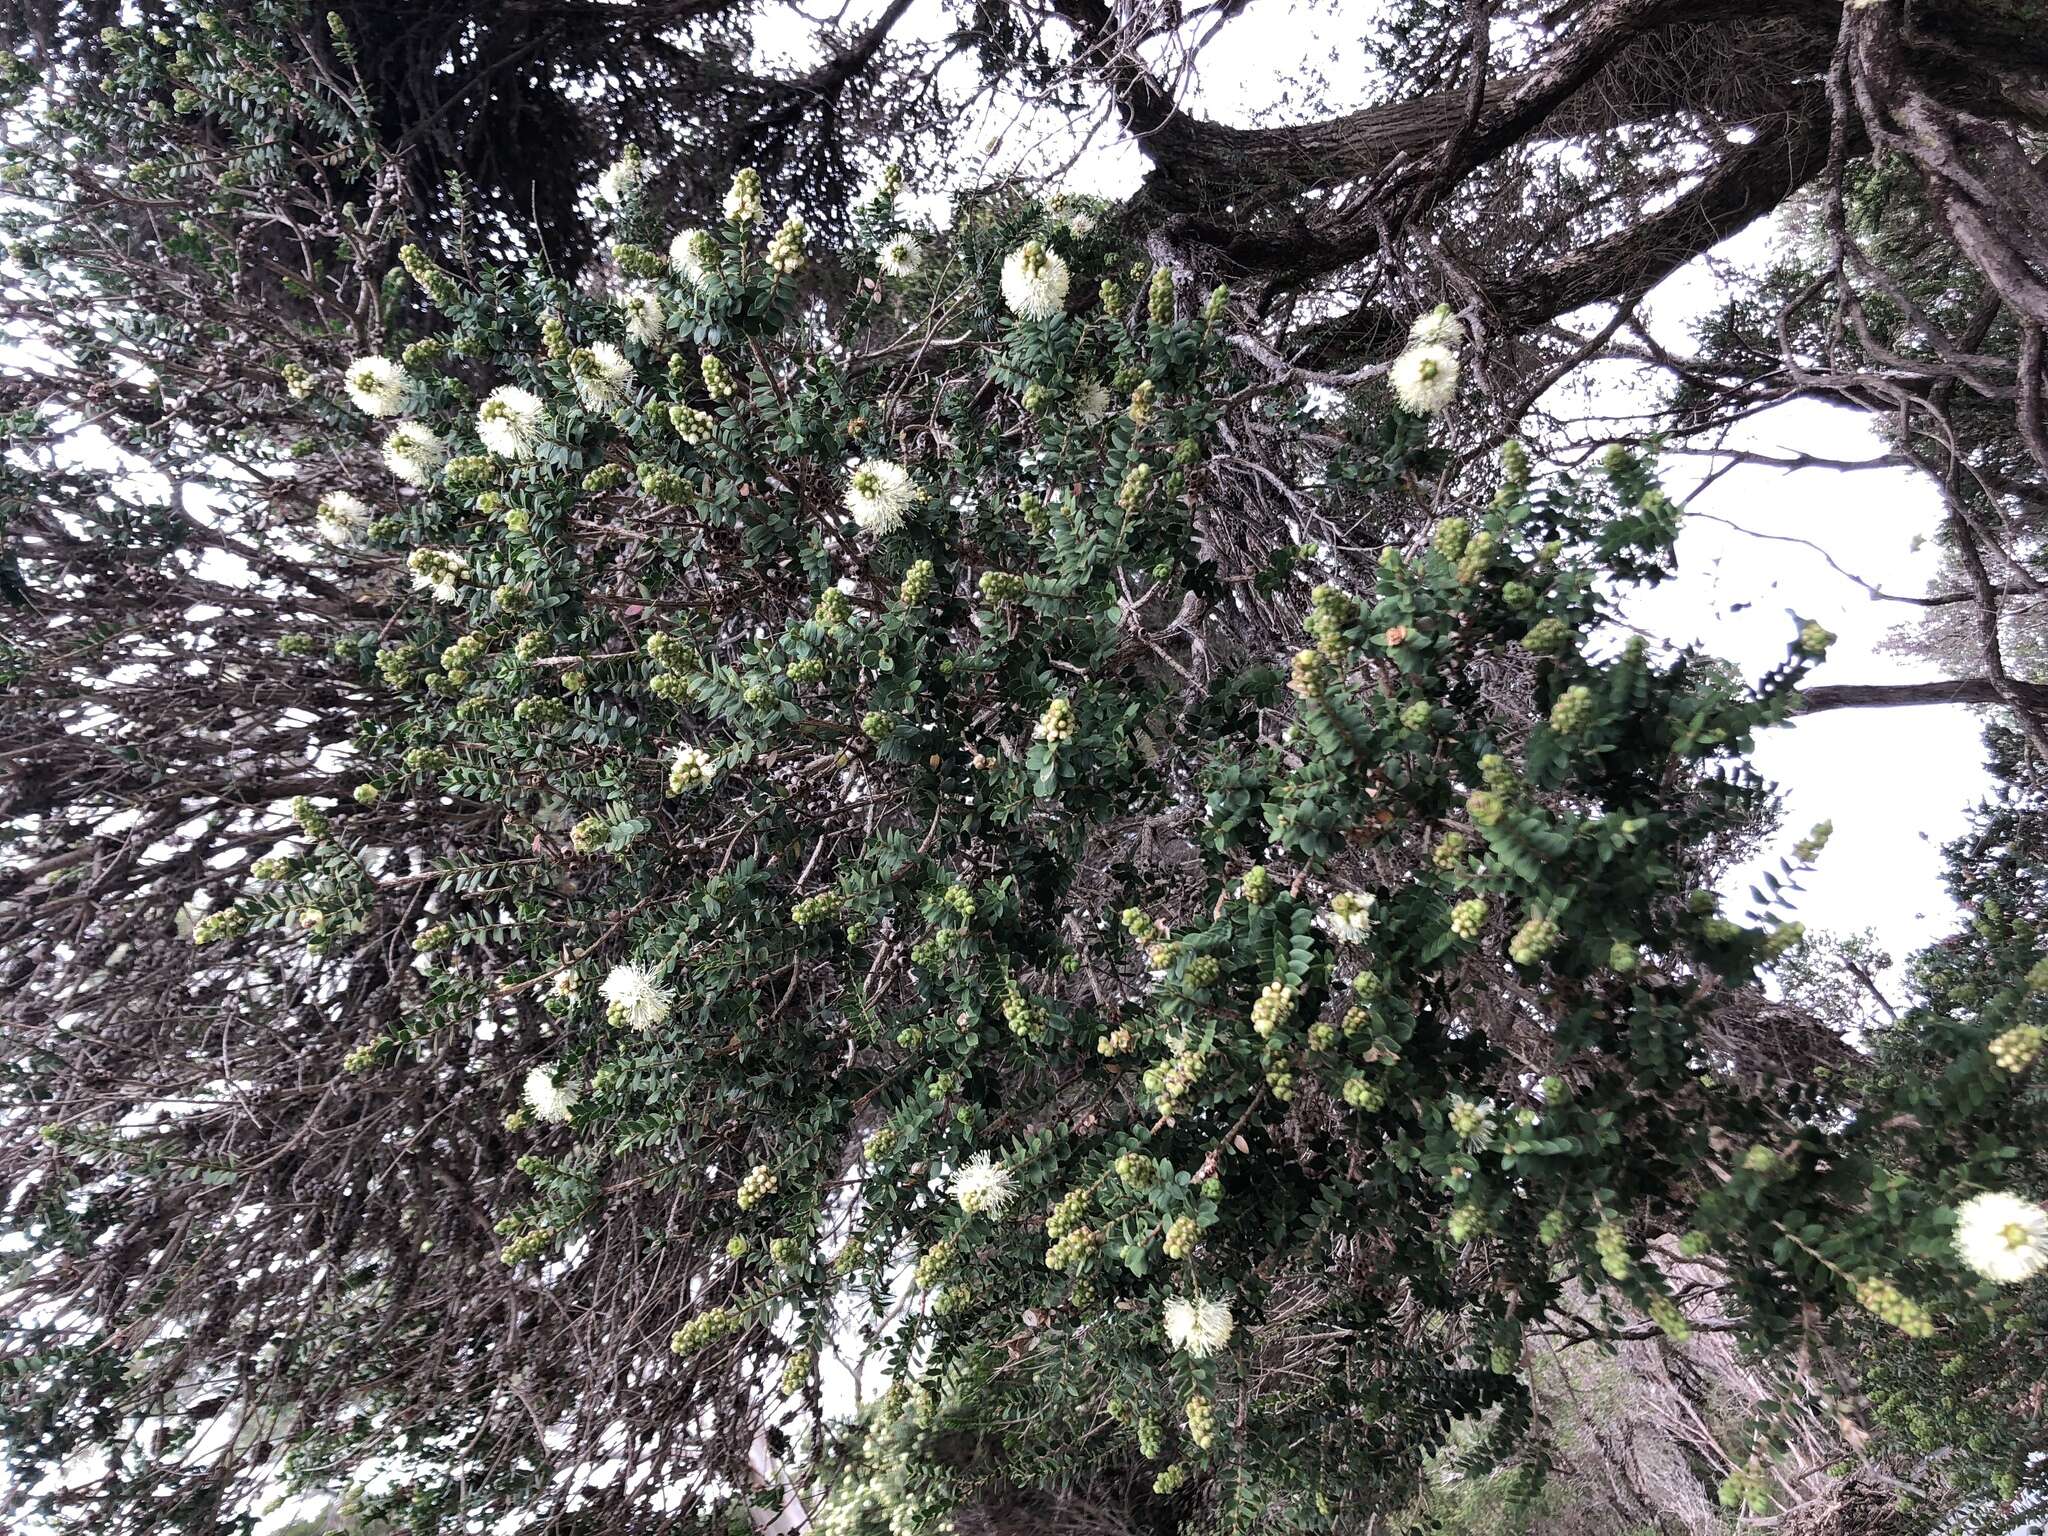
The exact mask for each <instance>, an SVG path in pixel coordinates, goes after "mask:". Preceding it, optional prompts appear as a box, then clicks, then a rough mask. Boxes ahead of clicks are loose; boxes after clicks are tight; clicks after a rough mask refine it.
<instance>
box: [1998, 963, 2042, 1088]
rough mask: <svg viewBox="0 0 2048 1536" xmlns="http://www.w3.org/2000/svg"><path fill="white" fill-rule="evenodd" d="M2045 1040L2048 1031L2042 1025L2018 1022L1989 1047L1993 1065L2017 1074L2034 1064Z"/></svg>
mask: <svg viewBox="0 0 2048 1536" xmlns="http://www.w3.org/2000/svg"><path fill="white" fill-rule="evenodd" d="M2031 979H2032V978H2031V977H2029V980H2031ZM2044 1041H2048V1031H2044V1030H2043V1029H2042V1028H2041V1026H2040V1025H2038V1024H2016V1025H2014V1026H2013V1027H2012V1028H2011V1029H2008V1030H2007V1031H2005V1033H2004V1034H2002V1035H1999V1036H1997V1037H1996V1038H1995V1039H1993V1040H1992V1042H1991V1045H1990V1047H1989V1049H1990V1051H1991V1062H1992V1065H1993V1066H1995V1067H1997V1068H1998V1069H1999V1071H2001V1072H2010V1073H2013V1074H2014V1075H2015V1076H2017V1075H2018V1074H2019V1073H2021V1072H2024V1071H2026V1070H2027V1068H2028V1067H2031V1066H2032V1065H2033V1064H2034V1062H2035V1060H2036V1059H2037V1058H2038V1057H2039V1056H2040V1054H2041V1046H2042V1044H2043V1042H2044Z"/></svg>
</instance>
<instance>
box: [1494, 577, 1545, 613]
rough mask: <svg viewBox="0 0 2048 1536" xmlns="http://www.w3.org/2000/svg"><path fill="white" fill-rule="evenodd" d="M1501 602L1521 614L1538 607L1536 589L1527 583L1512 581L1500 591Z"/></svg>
mask: <svg viewBox="0 0 2048 1536" xmlns="http://www.w3.org/2000/svg"><path fill="white" fill-rule="evenodd" d="M1500 600H1501V601H1502V602H1504V603H1506V604H1507V605H1508V606H1509V607H1510V608H1512V609H1514V610H1515V611H1516V612H1518V613H1519V612H1522V611H1523V610H1525V609H1529V608H1533V607H1535V606H1536V589H1535V588H1534V587H1532V586H1530V585H1529V583H1527V582H1526V581H1510V582H1508V583H1506V584H1505V585H1504V586H1502V588H1501V589H1500Z"/></svg>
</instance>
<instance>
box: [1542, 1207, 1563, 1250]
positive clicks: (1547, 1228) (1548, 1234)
mask: <svg viewBox="0 0 2048 1536" xmlns="http://www.w3.org/2000/svg"><path fill="white" fill-rule="evenodd" d="M1570 1227H1571V1222H1570V1221H1569V1220H1568V1219H1567V1218H1566V1216H1565V1214H1564V1212H1563V1211H1546V1212H1544V1215H1543V1219H1542V1220H1541V1221H1539V1222H1538V1223H1537V1224H1536V1240H1537V1241H1538V1242H1539V1243H1543V1244H1545V1245H1548V1244H1551V1243H1560V1242H1563V1241H1564V1235H1565V1233H1566V1231H1568V1230H1569V1229H1570Z"/></svg>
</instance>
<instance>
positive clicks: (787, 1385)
mask: <svg viewBox="0 0 2048 1536" xmlns="http://www.w3.org/2000/svg"><path fill="white" fill-rule="evenodd" d="M810 1374H811V1352H810V1351H809V1350H808V1349H799V1350H795V1351H793V1352H792V1353H791V1355H790V1357H789V1363H788V1364H787V1365H785V1366H783V1368H782V1383H781V1385H782V1395H783V1396H784V1397H795V1396H796V1395H797V1393H799V1392H801V1391H803V1389H804V1383H805V1382H806V1381H807V1380H809V1379H810Z"/></svg>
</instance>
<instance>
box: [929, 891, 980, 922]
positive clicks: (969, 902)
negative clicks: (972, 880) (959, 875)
mask: <svg viewBox="0 0 2048 1536" xmlns="http://www.w3.org/2000/svg"><path fill="white" fill-rule="evenodd" d="M939 899H940V900H941V901H943V902H945V904H946V905H947V906H949V907H951V908H952V909H953V912H954V914H955V915H956V916H958V917H959V919H960V921H961V922H963V923H971V922H973V921H974V914H975V913H977V912H979V911H980V910H981V908H980V906H979V904H978V903H977V902H976V901H975V899H974V892H973V891H971V890H969V889H968V888H967V887H966V886H964V885H949V886H947V887H946V890H945V894H944V895H943V896H941V897H940V898H939Z"/></svg>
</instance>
